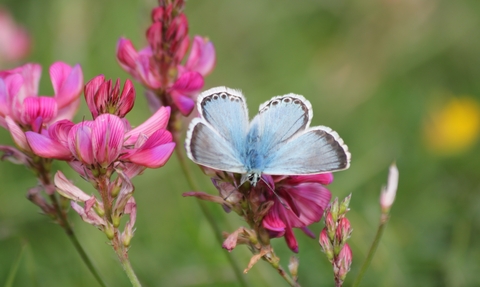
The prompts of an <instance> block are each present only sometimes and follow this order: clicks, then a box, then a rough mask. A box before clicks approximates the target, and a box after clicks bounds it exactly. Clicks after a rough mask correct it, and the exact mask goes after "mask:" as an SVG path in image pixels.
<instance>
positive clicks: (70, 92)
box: [0, 62, 175, 244]
mask: <svg viewBox="0 0 480 287" xmlns="http://www.w3.org/2000/svg"><path fill="white" fill-rule="evenodd" d="M40 75H41V67H40V65H38V64H26V65H24V66H21V67H18V68H15V69H12V70H6V71H0V125H1V126H2V127H4V128H6V129H7V130H8V131H9V132H10V133H11V135H12V138H13V140H14V142H15V144H16V145H17V147H18V149H16V148H14V147H9V146H0V150H1V151H3V152H4V153H5V157H7V158H8V159H10V160H11V161H13V162H16V163H22V164H25V165H27V166H28V167H30V168H31V169H33V170H35V171H36V172H37V173H39V174H40V173H41V174H42V177H43V182H44V184H45V189H48V191H47V192H48V193H49V194H53V191H54V190H52V188H51V187H50V185H51V183H50V180H49V179H48V173H49V166H50V162H51V161H52V160H53V159H57V160H64V161H67V162H68V164H69V165H70V166H71V167H72V168H73V169H74V170H75V171H76V172H77V173H79V174H80V175H81V176H82V177H83V178H85V179H86V180H88V181H89V182H91V183H92V184H93V185H94V187H95V188H96V189H97V190H98V191H99V192H100V195H101V197H102V200H97V199H96V198H95V197H94V196H88V195H86V194H85V193H84V192H83V191H82V190H80V189H79V188H78V187H76V186H75V185H73V184H72V183H71V182H70V181H68V180H67V179H66V177H65V176H64V175H63V173H61V172H58V173H57V174H56V176H55V185H56V189H57V191H58V192H59V193H61V194H62V195H63V196H65V197H67V198H69V199H71V200H72V201H73V202H72V204H71V205H72V208H73V209H74V210H75V211H77V213H79V214H80V216H81V217H82V218H83V219H84V220H85V221H86V222H88V223H91V224H94V225H95V226H97V227H99V228H100V229H102V230H103V231H104V232H105V233H106V234H107V236H108V237H109V238H110V239H111V238H113V237H112V236H114V234H115V233H116V232H115V231H114V230H115V228H116V227H118V224H119V223H120V217H121V216H122V215H124V214H129V215H130V221H129V223H128V224H127V225H126V227H125V228H126V229H125V231H124V232H123V233H122V235H121V236H122V239H121V240H123V242H124V244H127V243H126V242H129V241H130V239H131V236H132V235H133V224H134V222H135V216H136V205H135V201H134V199H133V197H132V194H133V190H134V188H133V185H132V184H131V181H130V180H131V178H132V177H134V176H136V175H138V174H140V173H141V172H143V170H145V169H146V168H158V167H161V166H163V165H164V164H165V163H166V162H167V161H168V159H169V158H170V156H171V155H172V153H173V150H174V148H175V143H174V142H173V141H172V134H171V133H170V132H169V131H168V130H166V127H167V124H168V121H169V118H170V107H161V108H159V109H158V110H157V111H156V112H155V113H154V114H153V115H152V116H151V117H150V118H149V119H147V120H146V121H145V122H144V123H142V124H140V125H139V126H137V127H136V128H132V127H131V126H130V124H129V122H128V121H127V120H126V119H125V115H126V114H127V113H128V112H129V111H130V110H131V109H132V107H133V105H134V101H135V90H134V87H133V85H132V83H131V81H129V80H127V81H126V82H125V85H124V87H123V89H121V87H120V82H119V81H118V80H117V81H116V82H115V84H112V81H111V80H105V77H104V76H102V75H100V76H97V77H95V78H93V79H92V80H91V81H90V82H88V83H87V84H86V85H85V88H84V94H85V98H86V102H87V105H88V107H89V109H90V111H91V113H92V116H93V119H92V120H83V121H81V122H80V123H74V122H72V118H73V116H74V114H75V112H76V110H77V108H78V106H79V97H80V95H81V92H82V88H83V74H82V70H81V68H80V66H79V65H76V66H74V67H71V66H69V65H67V64H65V63H62V62H57V63H54V64H53V65H52V66H51V67H50V77H51V80H52V84H53V90H54V96H53V97H46V96H39V95H38V84H39V80H40ZM114 174H117V176H116V177H112V175H114ZM47 186H48V188H47ZM29 197H31V199H32V201H33V202H34V203H36V204H37V205H38V206H40V207H41V208H42V210H43V211H44V212H46V213H49V214H50V212H51V213H52V214H53V215H55V214H56V213H55V211H54V210H53V209H52V207H51V206H50V205H49V204H47V203H46V202H45V201H44V200H43V199H42V198H40V197H39V195H38V192H34V193H33V194H30V195H29ZM78 203H83V207H82V206H80V205H79V204H78ZM119 240H120V239H119Z"/></svg>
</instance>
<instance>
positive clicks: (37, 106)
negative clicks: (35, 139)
mask: <svg viewBox="0 0 480 287" xmlns="http://www.w3.org/2000/svg"><path fill="white" fill-rule="evenodd" d="M56 114H57V102H56V101H55V100H54V99H53V98H49V97H27V98H26V99H25V100H24V101H23V110H22V119H21V120H22V122H23V123H28V124H30V125H31V124H32V123H33V121H35V120H36V119H37V118H41V119H42V121H43V122H49V121H50V120H51V119H52V118H53V117H54V116H55V115H56Z"/></svg>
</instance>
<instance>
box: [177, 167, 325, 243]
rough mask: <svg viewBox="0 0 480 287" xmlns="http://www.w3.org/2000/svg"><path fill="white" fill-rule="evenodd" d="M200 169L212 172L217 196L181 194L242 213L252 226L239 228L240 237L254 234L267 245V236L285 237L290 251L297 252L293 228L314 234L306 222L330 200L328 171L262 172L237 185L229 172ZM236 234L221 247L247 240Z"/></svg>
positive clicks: (319, 215)
mask: <svg viewBox="0 0 480 287" xmlns="http://www.w3.org/2000/svg"><path fill="white" fill-rule="evenodd" d="M204 170H205V171H206V173H207V174H209V175H211V176H212V181H213V183H214V185H215V186H216V188H217V189H218V190H219V192H220V196H212V195H208V194H206V193H202V192H189V193H185V194H184V196H195V197H198V198H200V199H204V200H209V201H213V202H217V203H220V204H222V205H223V206H224V208H225V210H226V211H230V210H233V211H235V212H237V213H238V214H239V215H241V216H243V217H244V218H245V220H246V222H247V223H248V224H249V225H250V227H251V228H252V229H253V231H246V230H245V229H242V232H243V233H245V234H244V237H250V238H251V237H252V236H256V237H258V239H259V240H260V241H262V240H263V241H264V242H263V243H264V244H265V245H269V243H268V240H269V238H278V237H285V240H286V242H287V245H288V247H289V248H290V249H291V250H292V251H294V252H298V242H297V240H296V238H295V235H294V233H293V228H300V229H301V230H302V231H304V232H305V233H306V234H307V235H308V236H310V237H313V238H315V235H314V234H313V233H312V232H311V231H310V230H309V229H308V228H307V226H308V225H310V224H312V223H315V222H318V221H320V219H321V218H322V216H323V212H324V209H325V208H326V207H327V206H328V204H329V202H330V198H331V193H330V191H329V190H328V189H327V188H326V187H325V185H328V184H330V183H331V182H332V181H333V175H332V174H331V173H325V174H317V175H306V176H269V175H262V179H263V180H261V181H259V182H258V184H257V185H256V186H255V187H253V186H251V185H249V184H248V183H245V184H243V185H240V182H239V180H238V178H236V177H235V176H234V175H233V174H230V173H225V172H222V171H215V170H211V169H207V168H205V169H204ZM264 235H266V237H267V238H265V236H264ZM238 236H239V234H238V233H232V234H231V236H230V237H229V238H227V239H226V240H225V242H224V244H223V247H224V248H225V249H227V250H229V251H231V250H232V249H233V248H234V247H235V246H236V245H237V244H238V243H245V244H250V242H249V241H248V240H247V241H245V240H242V239H239V238H238ZM251 247H253V246H251ZM254 248H255V247H254Z"/></svg>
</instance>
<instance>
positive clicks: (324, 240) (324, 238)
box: [318, 228, 333, 262]
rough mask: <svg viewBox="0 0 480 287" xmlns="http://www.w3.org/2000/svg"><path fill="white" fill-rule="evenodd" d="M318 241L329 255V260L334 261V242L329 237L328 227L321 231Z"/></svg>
mask: <svg viewBox="0 0 480 287" xmlns="http://www.w3.org/2000/svg"><path fill="white" fill-rule="evenodd" d="M318 243H320V246H321V247H322V251H323V252H324V253H325V255H327V259H328V261H330V262H333V246H332V242H331V241H330V239H329V238H328V235H327V229H326V228H324V229H323V230H322V232H321V233H320V238H319V240H318Z"/></svg>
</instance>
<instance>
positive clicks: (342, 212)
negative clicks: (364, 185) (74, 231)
mask: <svg viewBox="0 0 480 287" xmlns="http://www.w3.org/2000/svg"><path fill="white" fill-rule="evenodd" d="M351 198H352V194H351V193H350V194H349V195H348V196H347V197H345V199H344V200H342V202H341V203H340V208H339V211H338V213H339V215H340V216H343V215H345V213H347V211H348V210H349V209H348V205H349V204H350V199H351Z"/></svg>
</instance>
